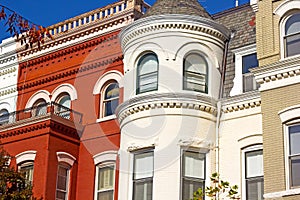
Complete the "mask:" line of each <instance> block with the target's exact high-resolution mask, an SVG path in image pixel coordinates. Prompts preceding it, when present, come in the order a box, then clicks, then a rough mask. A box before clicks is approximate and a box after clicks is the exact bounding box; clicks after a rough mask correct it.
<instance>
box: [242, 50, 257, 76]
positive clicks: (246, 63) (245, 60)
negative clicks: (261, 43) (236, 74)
mask: <svg viewBox="0 0 300 200" xmlns="http://www.w3.org/2000/svg"><path fill="white" fill-rule="evenodd" d="M242 65H243V74H245V73H249V72H250V71H249V69H251V68H254V67H257V66H258V60H257V54H256V53H253V54H249V55H246V56H243V57H242Z"/></svg>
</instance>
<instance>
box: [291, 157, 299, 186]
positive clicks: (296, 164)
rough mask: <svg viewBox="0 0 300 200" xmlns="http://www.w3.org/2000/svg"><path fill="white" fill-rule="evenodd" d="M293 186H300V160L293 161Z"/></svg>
mask: <svg viewBox="0 0 300 200" xmlns="http://www.w3.org/2000/svg"><path fill="white" fill-rule="evenodd" d="M291 165H292V166H291V176H292V177H291V179H292V180H291V181H292V186H293V187H294V186H300V158H297V159H294V158H293V159H292V160H291Z"/></svg>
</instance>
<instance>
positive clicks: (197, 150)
mask: <svg viewBox="0 0 300 200" xmlns="http://www.w3.org/2000/svg"><path fill="white" fill-rule="evenodd" d="M180 151H181V156H180V185H181V186H180V199H181V200H183V191H182V190H183V169H184V168H183V167H184V166H183V153H184V152H185V151H188V152H195V153H199V154H203V155H204V156H205V158H204V180H203V181H204V188H206V186H208V184H209V183H208V182H209V181H207V180H208V178H210V176H207V175H208V174H209V173H210V169H209V165H210V163H209V159H207V158H209V157H208V155H209V150H208V149H204V148H196V147H190V148H189V147H186V146H184V147H182V148H181V150H180Z"/></svg>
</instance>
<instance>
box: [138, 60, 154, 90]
mask: <svg viewBox="0 0 300 200" xmlns="http://www.w3.org/2000/svg"><path fill="white" fill-rule="evenodd" d="M137 72H138V76H137V84H138V85H137V93H142V92H148V91H153V90H157V85H158V59H157V56H156V55H155V54H146V55H144V56H143V57H142V58H141V59H140V60H139V63H138V70H137Z"/></svg>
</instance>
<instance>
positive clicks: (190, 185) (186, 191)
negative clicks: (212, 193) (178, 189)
mask: <svg viewBox="0 0 300 200" xmlns="http://www.w3.org/2000/svg"><path fill="white" fill-rule="evenodd" d="M198 188H202V190H203V191H204V181H192V180H186V179H184V180H183V190H182V192H183V194H182V195H183V200H190V199H192V198H193V194H194V192H196V191H197V190H198Z"/></svg>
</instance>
